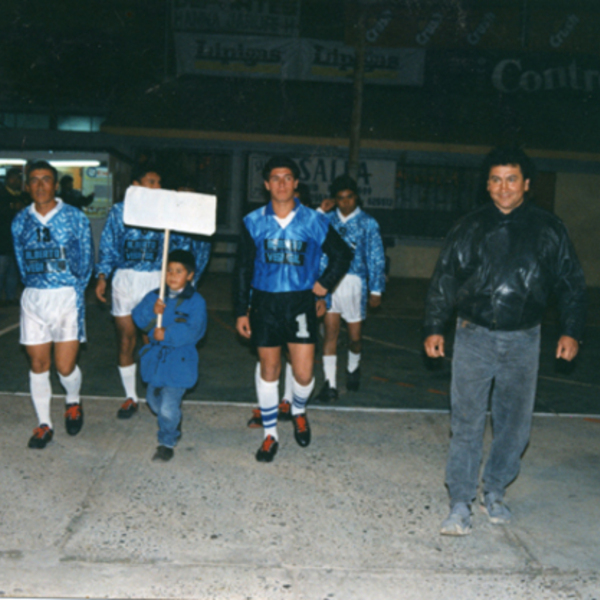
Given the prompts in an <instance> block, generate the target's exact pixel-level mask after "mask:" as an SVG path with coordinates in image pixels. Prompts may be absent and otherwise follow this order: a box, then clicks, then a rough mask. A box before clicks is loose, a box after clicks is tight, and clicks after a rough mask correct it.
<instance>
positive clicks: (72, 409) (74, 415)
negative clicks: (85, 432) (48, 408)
mask: <svg viewBox="0 0 600 600" xmlns="http://www.w3.org/2000/svg"><path fill="white" fill-rule="evenodd" d="M82 427H83V408H81V404H76V403H73V404H67V410H66V411H65V428H66V430H67V433H68V434H69V435H77V434H78V433H79V432H80V431H81V428H82Z"/></svg>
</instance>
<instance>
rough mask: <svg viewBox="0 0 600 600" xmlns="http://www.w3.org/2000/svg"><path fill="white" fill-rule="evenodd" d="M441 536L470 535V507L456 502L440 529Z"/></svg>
mask: <svg viewBox="0 0 600 600" xmlns="http://www.w3.org/2000/svg"><path fill="white" fill-rule="evenodd" d="M440 533H441V534H442V535H469V533H471V507H470V506H469V505H468V504H467V503H466V502H457V503H456V504H455V505H454V506H453V507H452V509H451V510H450V514H449V515H448V517H447V518H446V519H445V520H444V522H443V523H442V527H441V528H440Z"/></svg>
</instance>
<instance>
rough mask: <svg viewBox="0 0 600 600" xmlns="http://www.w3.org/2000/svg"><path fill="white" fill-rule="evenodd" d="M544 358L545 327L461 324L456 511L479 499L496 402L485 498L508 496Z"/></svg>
mask: <svg viewBox="0 0 600 600" xmlns="http://www.w3.org/2000/svg"><path fill="white" fill-rule="evenodd" d="M539 353H540V326H539V325H538V326H537V327H533V328H532V329H524V330H521V331H490V330H489V329H486V328H485V327H480V326H478V325H474V324H473V323H469V322H468V321H465V320H462V319H458V323H457V327H456V338H455V341H454V353H453V359H452V386H451V405H452V418H451V427H452V439H451V440H450V452H449V455H448V462H447V465H446V485H447V486H448V490H449V492H450V503H451V505H454V504H456V503H457V502H466V503H467V504H470V503H471V502H472V501H473V500H474V499H475V497H476V495H477V483H478V480H479V468H480V465H481V458H482V453H483V433H484V429H485V419H486V411H487V407H488V400H489V399H490V388H491V386H492V381H493V383H494V387H493V391H492V397H491V415H492V432H493V441H492V447H491V449H490V454H489V457H488V459H487V462H486V465H485V469H484V472H483V491H484V493H489V492H493V493H495V494H498V495H499V496H500V497H503V496H504V491H505V489H506V486H508V484H509V483H511V482H512V481H513V480H514V479H515V478H516V476H517V475H518V473H519V468H520V466H521V456H522V454H523V452H524V451H525V448H526V447H527V444H528V442H529V433H530V430H531V419H532V416H533V404H534V400H535V391H536V386H537V374H538V365H539Z"/></svg>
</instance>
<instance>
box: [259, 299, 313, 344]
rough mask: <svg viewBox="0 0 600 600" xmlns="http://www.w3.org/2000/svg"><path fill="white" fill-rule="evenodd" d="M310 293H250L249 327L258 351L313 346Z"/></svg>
mask: <svg viewBox="0 0 600 600" xmlns="http://www.w3.org/2000/svg"><path fill="white" fill-rule="evenodd" d="M315 301H316V299H315V296H314V294H313V293H312V290H306V291H303V292H278V293H272V292H261V291H259V290H255V289H253V290H252V300H251V302H250V305H251V306H250V328H251V329H252V342H253V343H254V344H255V345H256V346H257V347H258V348H269V347H276V346H285V345H287V344H316V343H317V335H318V322H317V311H316V306H315Z"/></svg>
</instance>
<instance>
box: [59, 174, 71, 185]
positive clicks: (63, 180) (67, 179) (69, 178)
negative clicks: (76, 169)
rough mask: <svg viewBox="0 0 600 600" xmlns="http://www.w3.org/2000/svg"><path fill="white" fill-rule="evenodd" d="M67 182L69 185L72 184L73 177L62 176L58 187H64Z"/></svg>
mask: <svg viewBox="0 0 600 600" xmlns="http://www.w3.org/2000/svg"><path fill="white" fill-rule="evenodd" d="M68 181H70V182H71V183H73V177H72V176H71V175H63V176H62V177H61V178H60V185H64V184H65V183H67V182H68Z"/></svg>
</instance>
